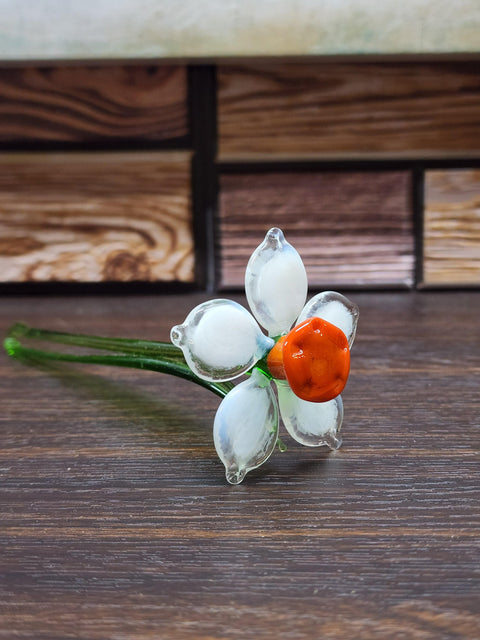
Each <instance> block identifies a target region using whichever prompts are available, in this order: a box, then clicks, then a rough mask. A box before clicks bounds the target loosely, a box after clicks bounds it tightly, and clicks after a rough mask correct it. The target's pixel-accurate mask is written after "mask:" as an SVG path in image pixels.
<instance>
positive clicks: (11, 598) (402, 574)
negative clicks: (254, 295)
mask: <svg viewBox="0 0 480 640" xmlns="http://www.w3.org/2000/svg"><path fill="white" fill-rule="evenodd" d="M350 297H351V298H352V299H354V300H355V301H356V302H357V303H358V304H359V306H360V309H361V316H360V324H359V332H358V339H357V342H356V344H355V346H354V349H353V352H352V373H351V377H350V380H349V383H348V385H347V388H346V390H345V393H344V403H345V421H344V427H343V434H344V444H343V447H342V448H341V449H340V450H339V451H338V452H335V453H326V452H325V451H323V450H318V449H309V448H306V447H302V446H301V445H298V444H296V443H295V442H293V441H291V439H290V438H288V436H286V437H285V441H286V442H287V443H288V451H287V452H285V453H280V452H278V451H277V452H275V453H274V455H272V457H271V458H270V460H269V461H268V462H267V464H265V465H264V466H263V467H262V468H261V469H259V470H257V471H255V472H253V473H252V474H250V475H249V476H248V477H247V479H246V481H245V482H244V483H243V484H241V485H239V486H229V485H228V484H227V483H226V482H225V479H224V472H223V465H222V464H221V463H220V461H219V460H218V459H217V456H216V454H215V450H214V447H213V441H212V424H213V419H214V415H215V410H216V407H217V406H218V398H217V397H216V396H214V395H213V394H211V393H210V392H209V391H207V390H205V389H202V388H201V387H196V386H195V385H191V384H189V383H187V382H186V381H183V380H179V379H175V378H171V377H168V376H164V375H162V374H158V373H151V372H143V371H135V370H127V369H113V368H106V367H100V366H96V367H93V366H85V365H78V366H69V367H66V366H63V367H50V368H49V369H40V368H34V367H29V366H26V365H24V364H22V363H21V362H16V361H11V360H9V359H8V358H7V357H6V356H5V355H4V354H3V353H2V355H1V356H0V406H1V407H2V411H1V414H0V426H1V429H0V457H1V459H0V500H1V513H0V516H1V517H0V544H1V551H0V553H1V555H0V573H1V575H0V638H7V639H10V638H15V639H16V638H29V639H35V640H60V639H62V640H63V639H67V638H82V639H89V640H107V639H108V640H111V639H115V640H125V639H135V640H143V639H147V638H148V639H153V638H155V639H158V638H173V639H177V638H185V639H189V638H193V639H200V640H206V639H209V640H210V639H224V638H228V639H230V638H241V639H248V638H286V639H288V640H295V639H297V638H322V639H327V640H328V639H331V638H332V639H337V638H338V639H358V638H360V639H365V640H376V639H377V638H378V639H384V638H401V639H407V638H408V639H409V638H415V639H418V640H426V639H430V638H431V639H432V640H433V639H435V640H437V639H439V638H452V639H453V638H455V639H459V638H472V639H473V638H479V637H480V620H479V615H478V612H479V594H480V589H479V587H480V575H479V566H480V562H479V561H480V553H479V501H478V498H479V495H478V493H479V492H478V489H479V482H478V481H479V465H478V462H479V459H478V444H479V426H480V418H479V414H480V393H479V392H480V324H479V318H480V292H455V293H454V292H435V293H434V292H430V293H423V292H422V293H416V294H414V293H407V292H403V293H386V292H381V293H358V294H357V293H355V294H352V295H351V296H350ZM204 299H205V296H203V295H200V294H186V295H165V296H157V297H154V296H150V297H147V296H145V297H144V296H139V297H125V296H124V297H120V296H118V297H100V296H98V297H93V296H92V297H73V296H72V297H64V298H58V297H4V298H2V300H1V301H0V329H1V331H2V335H3V334H4V333H5V330H6V329H7V327H8V326H9V325H10V324H11V323H12V322H13V321H15V320H24V321H26V322H29V323H30V324H33V325H34V326H43V327H49V328H56V329H59V330H72V331H79V332H89V333H98V334H106V335H112V336H131V337H135V336H136V337H144V338H151V339H158V340H166V339H168V334H169V328H170V326H171V325H173V324H175V323H177V322H179V321H182V320H183V319H184V317H185V315H186V313H187V312H188V311H189V310H190V309H191V308H192V307H193V306H194V305H195V304H197V303H199V302H200V301H202V300H204ZM237 299H239V300H240V301H242V298H237Z"/></svg>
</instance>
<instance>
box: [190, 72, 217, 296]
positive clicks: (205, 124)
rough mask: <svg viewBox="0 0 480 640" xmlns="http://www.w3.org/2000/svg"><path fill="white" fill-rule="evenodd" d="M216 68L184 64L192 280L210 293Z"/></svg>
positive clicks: (212, 287) (212, 286) (213, 275)
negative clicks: (185, 70)
mask: <svg viewBox="0 0 480 640" xmlns="http://www.w3.org/2000/svg"><path fill="white" fill-rule="evenodd" d="M216 84H217V71H216V67H215V66H214V65H191V66H189V67H188V108H189V128H190V138H191V144H192V146H191V148H192V150H193V159H192V208H193V211H192V218H193V238H194V244H195V280H196V282H197V285H198V286H199V287H200V288H203V289H206V290H207V291H209V292H210V293H212V292H213V291H215V289H216V282H217V276H216V255H215V254H216V252H215V218H216V211H217V198H218V180H217V169H216V166H215V158H216V155H217V87H216Z"/></svg>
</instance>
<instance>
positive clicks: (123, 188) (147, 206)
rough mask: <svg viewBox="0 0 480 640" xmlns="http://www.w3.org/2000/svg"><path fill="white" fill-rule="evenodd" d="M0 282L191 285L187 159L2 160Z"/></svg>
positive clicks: (185, 155) (180, 156)
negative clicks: (167, 283)
mask: <svg viewBox="0 0 480 640" xmlns="http://www.w3.org/2000/svg"><path fill="white" fill-rule="evenodd" d="M0 280H1V281H3V282H21V281H37V282H38V281H42V282H46V281H53V280H55V281H75V282H99V281H127V280H141V281H157V280H165V281H170V280H180V281H188V282H190V281H192V280H193V239H192V232H191V206H190V154H189V153H168V152H164V153H118V154H114V153H96V154H90V153H73V154H44V153H39V154H4V155H1V156H0Z"/></svg>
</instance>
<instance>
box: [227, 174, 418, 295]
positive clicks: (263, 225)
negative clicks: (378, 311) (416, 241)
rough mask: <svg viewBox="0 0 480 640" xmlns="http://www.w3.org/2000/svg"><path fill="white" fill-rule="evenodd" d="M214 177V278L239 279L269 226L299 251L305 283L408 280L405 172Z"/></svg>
mask: <svg viewBox="0 0 480 640" xmlns="http://www.w3.org/2000/svg"><path fill="white" fill-rule="evenodd" d="M220 185H221V190H220V219H219V247H218V251H219V257H220V268H221V276H220V282H221V286H223V287H230V286H237V285H243V282H244V273H245V267H246V265H247V261H248V258H249V256H250V254H251V252H252V251H253V249H254V248H255V247H256V246H257V245H258V244H259V238H262V237H263V235H264V233H265V231H266V230H267V229H268V228H270V227H273V226H277V227H280V228H281V229H283V230H284V232H285V234H286V235H287V238H288V240H289V241H290V242H291V243H292V244H294V246H295V247H296V248H297V250H298V251H299V252H300V254H301V256H302V258H303V260H304V263H305V266H306V268H307V272H308V276H309V282H310V284H311V285H312V286H317V285H318V286H322V285H323V286H324V285H329V284H331V285H340V284H341V285H382V284H396V285H398V284H402V285H404V284H407V285H410V284H412V279H413V262H414V259H413V251H414V249H413V230H412V214H411V206H410V200H411V197H410V176H409V174H408V172H375V173H373V172H366V173H362V172H358V173H348V172H346V173H332V172H324V173H312V172H308V173H264V174H263V173H262V174H243V175H223V176H222V177H221V181H220Z"/></svg>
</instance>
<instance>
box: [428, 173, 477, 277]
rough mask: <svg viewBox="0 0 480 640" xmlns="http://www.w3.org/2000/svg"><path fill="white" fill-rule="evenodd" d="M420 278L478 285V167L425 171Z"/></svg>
mask: <svg viewBox="0 0 480 640" xmlns="http://www.w3.org/2000/svg"><path fill="white" fill-rule="evenodd" d="M423 279H424V283H425V284H431V285H434V284H436V285H442V284H447V285H462V284H465V285H472V284H473V285H480V169H457V170H446V171H443V170H436V171H427V173H426V176H425V214H424V260H423Z"/></svg>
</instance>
